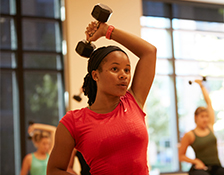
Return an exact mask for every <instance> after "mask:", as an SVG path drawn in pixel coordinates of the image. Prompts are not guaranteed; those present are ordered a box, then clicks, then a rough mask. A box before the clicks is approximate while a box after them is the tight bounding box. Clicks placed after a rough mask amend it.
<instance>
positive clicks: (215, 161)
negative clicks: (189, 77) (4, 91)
mask: <svg viewBox="0 0 224 175" xmlns="http://www.w3.org/2000/svg"><path fill="white" fill-rule="evenodd" d="M195 82H196V83H197V84H198V85H199V86H200V88H201V91H202V94H203V96H204V100H205V102H206V104H207V107H198V108H197V109H196V111H195V113H194V117H195V123H196V128H195V129H193V130H191V131H189V132H187V133H186V134H185V135H184V136H183V138H182V139H181V144H180V148H179V160H180V161H185V162H189V163H191V164H192V167H191V169H190V171H189V175H224V168H223V167H221V164H220V161H219V158H218V150H217V139H216V137H215V135H214V130H213V125H214V122H215V113H214V110H213V107H212V102H211V99H210V98H209V94H208V92H207V90H206V88H205V87H204V86H203V83H202V80H195ZM188 146H191V147H192V148H193V149H194V152H195V155H196V158H195V159H190V158H188V157H187V156H186V150H187V148H188Z"/></svg>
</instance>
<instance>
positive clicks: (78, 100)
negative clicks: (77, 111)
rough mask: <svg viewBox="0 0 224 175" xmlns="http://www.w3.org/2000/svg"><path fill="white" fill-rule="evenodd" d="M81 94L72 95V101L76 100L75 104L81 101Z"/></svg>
mask: <svg viewBox="0 0 224 175" xmlns="http://www.w3.org/2000/svg"><path fill="white" fill-rule="evenodd" d="M81 94H82V92H80V93H79V94H78V95H74V96H73V99H74V100H76V101H77V102H80V101H82V98H81Z"/></svg>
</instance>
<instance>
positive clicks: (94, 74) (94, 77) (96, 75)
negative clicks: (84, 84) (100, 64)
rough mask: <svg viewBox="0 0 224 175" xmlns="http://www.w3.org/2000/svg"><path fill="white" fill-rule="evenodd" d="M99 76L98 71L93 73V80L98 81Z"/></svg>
mask: <svg viewBox="0 0 224 175" xmlns="http://www.w3.org/2000/svg"><path fill="white" fill-rule="evenodd" d="M98 74H99V72H98V70H93V71H92V77H93V80H95V81H98Z"/></svg>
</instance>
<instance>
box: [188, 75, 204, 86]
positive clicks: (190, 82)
mask: <svg viewBox="0 0 224 175" xmlns="http://www.w3.org/2000/svg"><path fill="white" fill-rule="evenodd" d="M206 80H207V79H206V77H205V76H204V77H202V81H206ZM188 83H189V84H190V85H191V84H192V83H193V82H192V81H189V82H188Z"/></svg>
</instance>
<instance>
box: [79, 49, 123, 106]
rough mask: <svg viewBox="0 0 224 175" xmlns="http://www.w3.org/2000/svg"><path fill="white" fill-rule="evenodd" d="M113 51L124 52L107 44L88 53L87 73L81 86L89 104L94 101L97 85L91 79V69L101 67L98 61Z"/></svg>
mask: <svg viewBox="0 0 224 175" xmlns="http://www.w3.org/2000/svg"><path fill="white" fill-rule="evenodd" d="M113 51H121V52H123V53H125V52H124V51H123V50H121V49H120V48H119V47H117V46H107V47H100V48H98V49H97V50H95V51H94V52H93V53H92V54H91V55H90V58H89V60H88V73H87V74H86V76H85V78H84V83H83V86H82V89H83V92H84V95H86V96H87V97H88V98H89V100H88V104H89V106H91V105H92V104H93V103H94V101H95V99H96V93H97V85H96V81H95V80H93V78H92V71H93V70H97V69H98V70H99V69H101V67H100V63H101V62H102V60H103V59H104V58H105V57H106V56H107V55H108V54H109V53H111V52H113ZM125 54H126V53H125ZM126 55H127V54H126Z"/></svg>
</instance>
